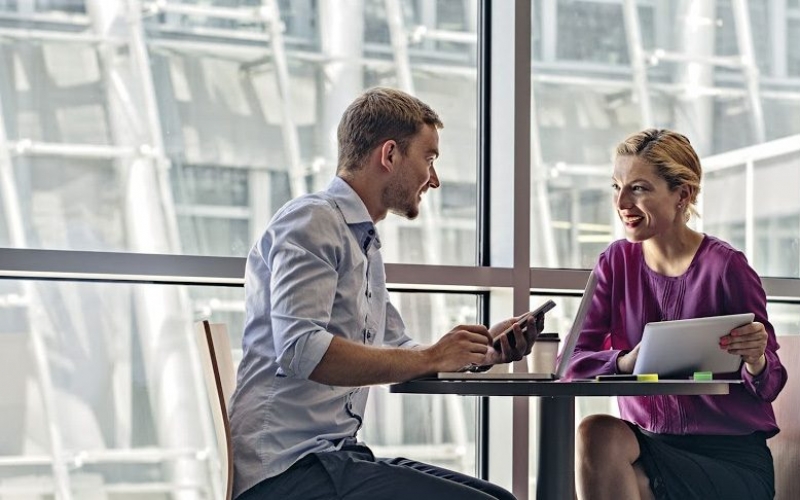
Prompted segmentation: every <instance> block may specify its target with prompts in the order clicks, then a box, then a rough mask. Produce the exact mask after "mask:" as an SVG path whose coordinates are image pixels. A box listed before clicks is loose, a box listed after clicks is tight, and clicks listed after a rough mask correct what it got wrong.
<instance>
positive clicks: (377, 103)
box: [336, 87, 444, 174]
mask: <svg viewBox="0 0 800 500" xmlns="http://www.w3.org/2000/svg"><path fill="white" fill-rule="evenodd" d="M424 125H433V126H435V127H436V128H442V127H443V126H444V125H443V124H442V121H441V119H439V115H437V114H436V112H435V111H434V110H433V109H432V108H431V107H430V106H428V105H427V104H425V103H424V102H422V101H420V100H419V99H417V98H416V97H413V96H411V95H409V94H407V93H405V92H403V91H401V90H397V89H392V88H388V87H374V88H371V89H369V90H367V91H366V92H364V93H363V94H361V95H360V96H359V97H358V98H357V99H356V100H355V101H353V102H352V103H351V104H350V106H348V107H347V109H346V110H345V112H344V114H343V115H342V120H341V121H340V122H339V128H338V130H337V134H336V135H337V138H338V141H339V161H338V165H337V168H336V171H337V173H339V174H343V173H352V172H355V171H357V170H360V169H361V168H362V167H363V166H364V163H365V161H366V159H367V157H368V156H369V153H370V152H371V151H372V150H373V149H374V148H375V147H377V146H380V145H381V144H383V143H384V142H386V141H388V140H394V141H396V142H397V146H398V148H399V149H400V152H401V153H404V154H405V153H406V151H407V149H408V145H409V143H410V142H411V138H412V137H414V136H415V135H416V134H417V133H419V131H420V130H421V129H422V127H423V126H424Z"/></svg>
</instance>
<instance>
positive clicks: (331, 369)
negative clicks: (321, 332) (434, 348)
mask: <svg viewBox="0 0 800 500" xmlns="http://www.w3.org/2000/svg"><path fill="white" fill-rule="evenodd" d="M433 371H435V370H434V369H433V365H432V363H431V360H430V359H429V356H428V354H427V352H426V351H425V350H424V349H402V348H391V347H371V346H365V345H363V344H358V343H355V342H352V341H349V340H345V339H343V338H341V337H333V340H331V343H330V345H329V346H328V350H327V351H325V355H324V356H323V357H322V360H320V362H319V364H318V365H317V366H316V368H314V371H312V372H311V375H309V377H308V378H309V379H311V380H313V381H314V382H319V383H321V384H328V385H340V386H363V385H375V384H390V383H394V382H402V381H404V380H409V379H412V378H415V377H420V376H422V375H426V374H428V373H432V372H433Z"/></svg>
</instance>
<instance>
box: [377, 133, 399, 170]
mask: <svg viewBox="0 0 800 500" xmlns="http://www.w3.org/2000/svg"><path fill="white" fill-rule="evenodd" d="M397 154H398V148H397V142H395V141H394V140H392V139H389V140H388V141H385V142H384V143H383V144H382V145H381V166H383V168H385V169H386V170H387V171H389V172H391V171H393V170H394V165H395V161H396V160H397Z"/></svg>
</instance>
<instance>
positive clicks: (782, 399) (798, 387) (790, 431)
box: [767, 335, 800, 500]
mask: <svg viewBox="0 0 800 500" xmlns="http://www.w3.org/2000/svg"><path fill="white" fill-rule="evenodd" d="M778 344H780V346H781V348H780V349H779V350H778V355H779V356H780V358H781V362H782V363H783V366H785V367H786V371H788V372H789V380H788V381H787V382H786V387H784V388H783V390H782V391H781V393H780V394H779V395H778V399H776V400H775V401H774V402H773V403H772V408H773V409H774V410H775V418H776V419H777V421H778V427H780V429H781V431H780V432H779V433H778V434H777V435H776V436H775V437H773V438H770V439H769V440H767V444H768V445H769V448H770V450H771V451H772V456H773V458H774V460H775V500H796V499H798V498H800V474H798V471H800V419H798V418H797V409H798V408H800V377H798V374H800V335H783V336H780V337H778Z"/></svg>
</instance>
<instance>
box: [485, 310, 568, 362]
mask: <svg viewBox="0 0 800 500" xmlns="http://www.w3.org/2000/svg"><path fill="white" fill-rule="evenodd" d="M555 306H556V303H555V302H553V301H552V300H548V301H547V302H545V303H544V304H542V305H540V306H539V307H537V308H536V309H534V310H533V311H529V312H526V313H525V314H523V315H522V317H521V318H520V319H519V320H518V321H517V323H516V324H518V325H519V327H520V328H521V329H522V333H525V330H527V329H528V318H530V317H531V316H539V315H540V314H541V315H544V313H546V312H547V311H549V310H550V309H552V308H554V307H555ZM503 335H505V336H507V337H508V345H510V346H511V348H512V349H513V348H514V347H516V346H517V339H516V337H514V326H513V325H512V326H511V327H510V328H509V329H508V330H506V331H504V332H503V333H501V334H500V335H498V336H497V337H495V339H494V343H493V344H492V347H494V348H495V350H497V351H499V350H500V338H501V337H502V336H503Z"/></svg>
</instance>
